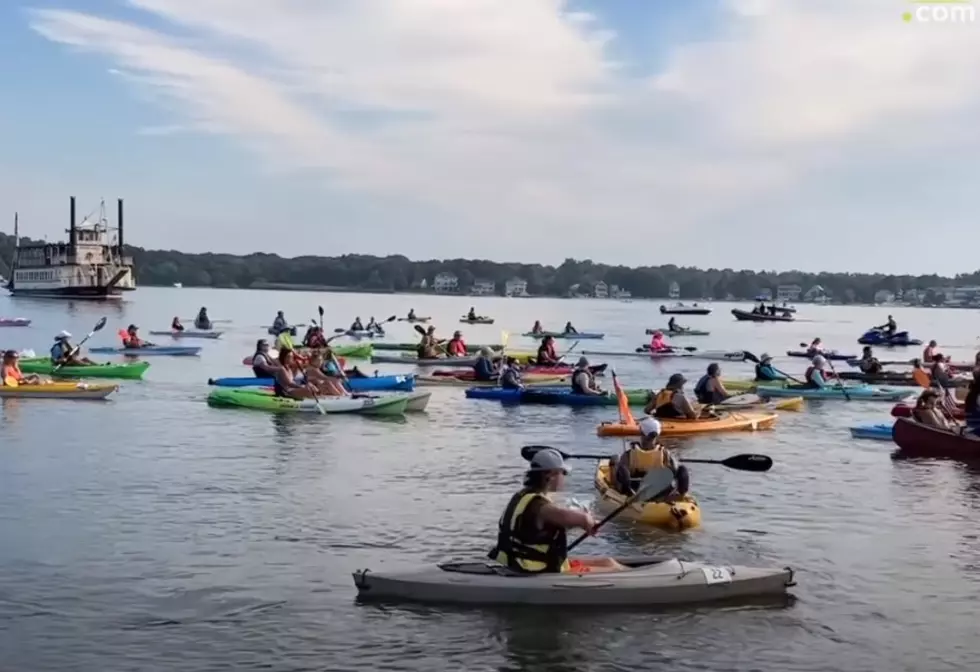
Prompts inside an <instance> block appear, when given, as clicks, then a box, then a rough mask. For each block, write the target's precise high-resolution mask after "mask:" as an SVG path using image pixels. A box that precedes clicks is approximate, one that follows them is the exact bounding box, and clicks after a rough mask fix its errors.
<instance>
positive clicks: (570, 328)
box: [562, 321, 578, 336]
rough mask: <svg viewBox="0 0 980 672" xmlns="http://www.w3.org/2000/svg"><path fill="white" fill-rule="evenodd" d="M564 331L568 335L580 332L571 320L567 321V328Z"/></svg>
mask: <svg viewBox="0 0 980 672" xmlns="http://www.w3.org/2000/svg"><path fill="white" fill-rule="evenodd" d="M562 333H564V334H565V335H566V336H571V335H574V334H577V333H578V329H576V328H575V327H574V326H573V325H572V323H571V321H568V322H566V323H565V329H564V331H563V332H562Z"/></svg>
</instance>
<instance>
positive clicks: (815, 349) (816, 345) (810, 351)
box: [806, 336, 824, 357]
mask: <svg viewBox="0 0 980 672" xmlns="http://www.w3.org/2000/svg"><path fill="white" fill-rule="evenodd" d="M822 354H824V353H823V341H822V340H821V339H820V337H819V336H818V337H817V338H815V339H813V341H812V342H811V343H810V347H808V348H807V349H806V356H807V357H816V356H817V355H822Z"/></svg>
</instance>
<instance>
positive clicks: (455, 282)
mask: <svg viewBox="0 0 980 672" xmlns="http://www.w3.org/2000/svg"><path fill="white" fill-rule="evenodd" d="M432 289H434V290H435V291H436V292H438V293H439V294H451V293H453V292H457V291H459V278H457V277H456V276H455V275H454V274H452V273H440V274H439V275H437V276H436V277H435V280H433V282H432Z"/></svg>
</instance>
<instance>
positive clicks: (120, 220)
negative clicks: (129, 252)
mask: <svg viewBox="0 0 980 672" xmlns="http://www.w3.org/2000/svg"><path fill="white" fill-rule="evenodd" d="M116 220H117V222H118V223H119V256H120V257H121V256H122V255H123V199H121V198H117V199H116Z"/></svg>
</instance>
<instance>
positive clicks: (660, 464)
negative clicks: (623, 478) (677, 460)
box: [626, 445, 670, 475]
mask: <svg viewBox="0 0 980 672" xmlns="http://www.w3.org/2000/svg"><path fill="white" fill-rule="evenodd" d="M626 458H627V464H629V468H630V475H633V474H638V475H639V474H648V473H650V472H651V471H654V470H655V469H663V468H664V467H669V466H670V464H669V461H668V460H667V455H666V452H665V451H664V448H663V446H656V447H655V448H653V449H652V450H644V449H643V448H640V447H639V446H638V445H634V446H633V447H632V448H630V449H629V450H628V451H626Z"/></svg>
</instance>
